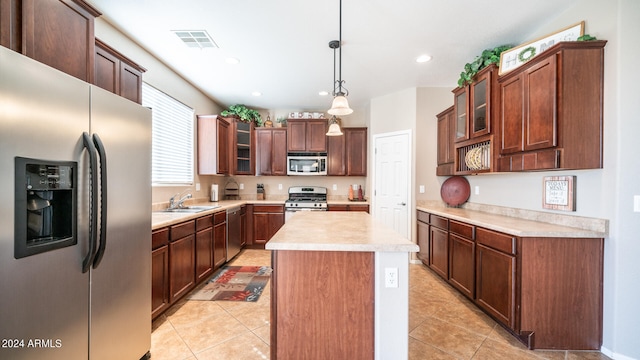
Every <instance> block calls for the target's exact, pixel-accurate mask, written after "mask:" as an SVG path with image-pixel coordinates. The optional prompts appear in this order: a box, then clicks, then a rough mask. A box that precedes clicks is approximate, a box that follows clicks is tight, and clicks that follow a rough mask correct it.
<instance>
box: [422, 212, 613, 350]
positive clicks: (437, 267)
mask: <svg viewBox="0 0 640 360" xmlns="http://www.w3.org/2000/svg"><path fill="white" fill-rule="evenodd" d="M417 219H418V222H417V223H418V225H417V226H418V228H417V233H418V244H419V245H420V252H419V253H418V257H419V258H420V260H422V262H423V263H424V264H425V265H427V266H428V267H430V268H431V269H432V270H433V271H434V272H435V273H437V274H438V275H440V276H441V277H443V278H444V279H446V280H447V281H448V282H449V283H450V284H451V285H452V286H453V287H454V288H456V289H457V290H459V291H460V292H461V293H462V294H464V295H465V296H467V297H469V298H470V299H472V300H473V301H474V303H475V304H476V305H477V306H478V307H479V308H480V309H482V310H483V311H484V312H485V313H487V314H488V315H489V316H491V317H492V318H493V319H495V320H496V321H497V322H498V323H500V324H501V325H502V326H503V327H504V328H505V329H507V330H508V331H509V332H510V333H511V334H513V335H514V336H515V337H516V338H518V339H519V340H520V341H522V342H523V343H524V344H525V345H526V346H528V347H529V348H531V349H534V348H535V349H556V350H598V349H600V346H601V345H602V308H603V304H602V292H603V287H602V283H603V280H602V279H603V271H604V270H603V269H604V267H603V258H604V257H603V254H604V250H603V249H604V239H602V238H561V237H516V236H513V235H509V234H505V233H501V232H497V231H494V230H489V229H486V228H483V227H479V226H474V225H471V224H466V223H463V222H460V221H457V220H453V219H446V218H444V217H441V216H438V215H434V214H429V213H426V212H422V211H418V214H417ZM447 220H448V231H447V230H444V228H445V227H446V226H445V225H444V224H445V223H446V221H447ZM426 234H428V236H427V235H426ZM445 244H446V245H445ZM423 248H427V249H428V250H425V249H423ZM445 253H448V257H446V259H445V258H444V257H443V254H445ZM445 269H448V272H445V271H444V270H445Z"/></svg>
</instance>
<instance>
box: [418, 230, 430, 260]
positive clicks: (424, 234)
mask: <svg viewBox="0 0 640 360" xmlns="http://www.w3.org/2000/svg"><path fill="white" fill-rule="evenodd" d="M417 224H418V232H417V236H418V246H420V251H419V252H418V259H420V260H421V261H422V263H423V264H425V265H429V224H428V223H426V222H423V221H420V219H418V222H417Z"/></svg>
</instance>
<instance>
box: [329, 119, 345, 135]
mask: <svg viewBox="0 0 640 360" xmlns="http://www.w3.org/2000/svg"><path fill="white" fill-rule="evenodd" d="M326 135H327V136H340V135H343V134H342V130H340V124H338V119H336V116H335V115H332V116H331V119H329V131H327V134H326Z"/></svg>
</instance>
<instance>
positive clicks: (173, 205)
mask: <svg viewBox="0 0 640 360" xmlns="http://www.w3.org/2000/svg"><path fill="white" fill-rule="evenodd" d="M188 190H190V189H187V190H185V191H188ZM185 191H183V192H179V193H177V194H175V195H173V196H172V197H171V199H169V209H170V210H171V209H181V208H183V207H184V201H185V200H187V199H191V197H192V196H193V195H191V193H188V194H185V195H184V196H182V197H180V198H179V199H178V200H177V201H176V198H177V197H179V196H180V195H182V194H183V193H184V192H185Z"/></svg>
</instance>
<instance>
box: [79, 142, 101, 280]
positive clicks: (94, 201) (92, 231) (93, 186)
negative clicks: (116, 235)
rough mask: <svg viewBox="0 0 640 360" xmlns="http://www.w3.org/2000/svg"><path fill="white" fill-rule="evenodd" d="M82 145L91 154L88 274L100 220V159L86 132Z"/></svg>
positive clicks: (84, 262) (86, 265)
mask: <svg viewBox="0 0 640 360" xmlns="http://www.w3.org/2000/svg"><path fill="white" fill-rule="evenodd" d="M82 143H83V144H84V147H85V148H87V151H88V152H89V193H90V194H91V199H90V204H89V250H88V251H87V255H86V256H85V258H84V260H83V261H82V272H83V273H86V272H87V271H89V269H90V268H91V264H92V263H93V259H94V257H95V255H96V250H95V249H96V242H97V233H96V230H97V229H96V228H97V226H98V218H97V217H96V216H95V215H96V214H95V212H96V208H97V207H98V174H97V173H96V170H97V168H98V159H97V155H96V148H95V146H93V142H91V138H90V137H89V134H88V133H86V132H84V133H82Z"/></svg>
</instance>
